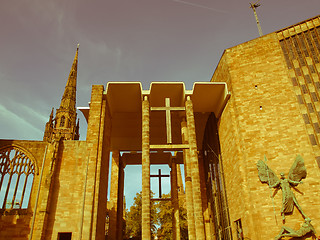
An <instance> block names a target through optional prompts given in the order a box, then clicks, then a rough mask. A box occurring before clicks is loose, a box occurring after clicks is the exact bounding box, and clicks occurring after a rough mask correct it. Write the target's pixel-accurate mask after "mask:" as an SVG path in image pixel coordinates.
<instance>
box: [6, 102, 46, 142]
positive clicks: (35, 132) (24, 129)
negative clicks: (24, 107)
mask: <svg viewBox="0 0 320 240" xmlns="http://www.w3.org/2000/svg"><path fill="white" fill-rule="evenodd" d="M0 119H1V125H2V131H1V136H0V137H1V138H2V139H12V138H13V136H19V138H20V139H26V140H30V139H31V138H33V139H41V138H42V136H43V131H41V130H40V129H38V128H36V127H34V126H33V125H32V124H30V123H29V122H27V121H26V120H25V118H22V117H20V116H19V115H17V114H15V113H13V112H11V111H10V110H8V109H7V108H6V107H5V106H3V105H1V104H0Z"/></svg>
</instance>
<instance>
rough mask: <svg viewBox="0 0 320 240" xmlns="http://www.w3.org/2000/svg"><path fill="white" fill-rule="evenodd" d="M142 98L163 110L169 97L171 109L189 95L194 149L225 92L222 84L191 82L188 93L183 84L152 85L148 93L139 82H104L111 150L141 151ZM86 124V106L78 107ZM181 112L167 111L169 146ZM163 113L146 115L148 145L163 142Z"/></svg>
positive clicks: (219, 108) (178, 137)
mask: <svg viewBox="0 0 320 240" xmlns="http://www.w3.org/2000/svg"><path fill="white" fill-rule="evenodd" d="M144 96H148V97H149V101H150V107H151V108H152V107H164V106H165V98H170V106H171V107H184V101H185V99H186V96H190V97H191V100H192V102H193V108H194V113H195V121H196V135H197V142H198V148H199V149H201V148H202V146H201V145H202V138H203V133H204V128H205V125H206V121H207V118H208V116H209V114H210V113H211V112H213V113H214V114H215V116H216V117H217V118H219V117H220V115H221V113H222V111H223V109H224V107H225V105H226V102H227V100H228V99H229V93H228V90H227V85H226V83H222V82H221V83H220V82H195V83H194V85H193V89H192V90H186V89H185V85H184V83H183V82H153V83H151V85H150V90H143V89H142V85H141V83H140V82H108V84H107V86H106V91H105V97H106V99H107V103H108V107H109V110H110V114H111V119H112V120H111V122H112V123H111V124H112V130H111V150H112V149H117V150H120V151H140V150H141V125H142V122H141V108H142V100H143V97H144ZM78 109H79V110H80V111H81V112H82V113H83V115H84V116H85V118H86V120H87V121H88V116H89V111H90V107H79V108H78ZM184 115H185V114H184V112H182V111H171V117H172V139H173V144H179V143H181V133H180V122H181V118H182V117H184ZM165 119H166V117H165V111H151V113H150V144H164V143H165V142H166V124H165Z"/></svg>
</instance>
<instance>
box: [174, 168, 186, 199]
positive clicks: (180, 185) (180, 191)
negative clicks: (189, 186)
mask: <svg viewBox="0 0 320 240" xmlns="http://www.w3.org/2000/svg"><path fill="white" fill-rule="evenodd" d="M176 166H177V181H178V196H179V199H180V198H182V197H184V188H183V182H182V175H181V168H180V164H177V165H176Z"/></svg>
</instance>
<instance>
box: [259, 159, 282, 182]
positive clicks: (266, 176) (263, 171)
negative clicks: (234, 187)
mask: <svg viewBox="0 0 320 240" xmlns="http://www.w3.org/2000/svg"><path fill="white" fill-rule="evenodd" d="M264 158H265V159H267V158H266V156H264ZM257 168H258V172H259V178H260V181H261V182H262V183H268V184H269V186H273V185H275V184H277V183H278V182H280V180H279V178H278V177H277V175H276V174H275V173H274V172H273V171H272V170H271V169H270V168H269V167H268V165H267V164H266V163H265V162H264V161H262V160H259V161H258V162H257Z"/></svg>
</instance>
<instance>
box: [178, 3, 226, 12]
mask: <svg viewBox="0 0 320 240" xmlns="http://www.w3.org/2000/svg"><path fill="white" fill-rule="evenodd" d="M172 1H174V2H178V3H182V4H187V5H190V6H193V7H199V8H204V9H209V10H212V11H215V12H220V13H227V12H226V11H223V10H219V9H215V8H211V7H206V6H203V5H200V4H196V3H191V2H185V1H182V0H172Z"/></svg>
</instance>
